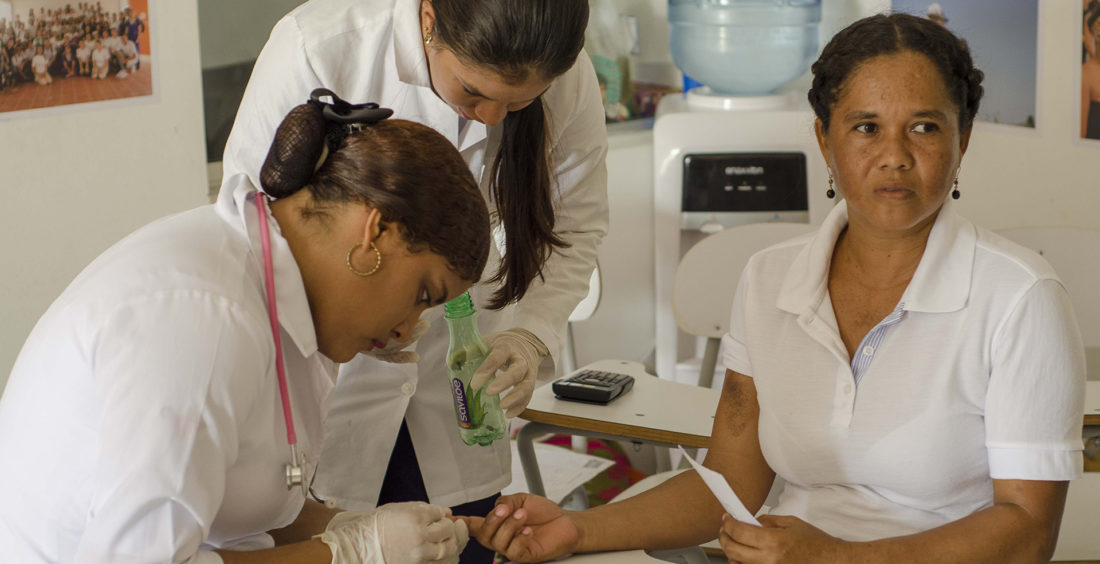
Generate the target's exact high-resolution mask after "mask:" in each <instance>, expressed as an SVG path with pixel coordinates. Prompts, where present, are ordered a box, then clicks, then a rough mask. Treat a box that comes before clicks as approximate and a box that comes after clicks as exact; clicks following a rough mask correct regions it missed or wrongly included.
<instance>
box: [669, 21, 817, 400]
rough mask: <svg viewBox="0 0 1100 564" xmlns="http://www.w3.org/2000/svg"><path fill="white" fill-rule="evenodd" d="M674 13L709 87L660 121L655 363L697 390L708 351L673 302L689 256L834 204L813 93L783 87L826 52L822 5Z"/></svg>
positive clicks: (675, 48) (680, 60)
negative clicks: (724, 238) (732, 235)
mask: <svg viewBox="0 0 1100 564" xmlns="http://www.w3.org/2000/svg"><path fill="white" fill-rule="evenodd" d="M668 9H669V39H670V47H671V51H672V58H673V62H675V63H676V65H677V66H678V67H679V68H680V70H681V71H683V73H684V74H685V75H686V76H689V77H691V78H692V79H694V80H695V81H697V82H700V83H702V84H704V86H702V87H697V88H694V89H692V90H691V91H689V92H688V93H686V94H685V95H683V96H674V95H670V96H665V97H664V98H663V99H662V100H661V102H660V105H659V106H658V111H657V117H656V119H655V121H654V126H653V151H654V153H653V157H654V158H653V166H654V230H653V231H654V238H655V241H654V246H655V255H654V262H655V268H656V279H655V289H656V293H657V298H656V308H655V322H656V338H657V342H656V346H655V364H656V369H657V374H658V375H659V376H661V377H665V378H671V379H676V380H680V381H684V382H691V383H693V382H695V381H696V380H695V378H697V376H698V360H699V359H698V357H700V356H701V354H700V352H701V349H702V346H701V344H700V342H699V341H697V340H696V339H694V338H692V337H689V336H688V335H686V334H685V333H683V332H680V331H679V330H678V327H677V325H676V320H675V315H674V313H673V311H672V305H671V295H672V285H673V281H674V278H675V273H676V267H677V265H678V264H679V262H680V257H682V256H683V255H684V253H686V252H687V251H688V250H689V249H690V248H691V247H692V246H694V245H695V243H697V242H698V241H700V240H702V239H703V238H704V237H706V236H708V235H709V234H711V233H714V232H716V231H720V230H722V229H724V228H727V227H730V226H733V225H741V224H745V223H752V222H761V221H783V222H795V223H807V222H808V223H812V224H820V222H821V221H822V220H823V219H824V217H825V215H827V213H828V210H829V209H830V208H831V203H830V201H829V200H828V199H826V198H825V189H824V183H825V178H826V173H825V164H824V162H823V161H822V158H821V154H820V152H819V150H818V148H817V142H816V139H815V137H814V135H813V121H814V116H813V113H812V112H811V111H810V110H809V107H808V104H807V103H806V102H805V90H804V89H802V88H798V89H795V88H790V87H788V88H786V89H784V86H786V85H788V84H789V83H791V82H792V81H793V80H794V79H796V78H798V77H800V76H801V75H802V74H803V73H805V72H806V71H807V70H808V69H809V66H810V64H812V62H813V61H814V59H815V58H816V56H817V53H818V48H819V40H818V28H819V23H820V21H821V1H820V0H669V5H668ZM819 188H820V189H819ZM735 283H736V281H734V280H731V281H730V284H735ZM719 372H722V371H721V370H720V371H719ZM718 381H720V376H719V377H716V378H715V382H718Z"/></svg>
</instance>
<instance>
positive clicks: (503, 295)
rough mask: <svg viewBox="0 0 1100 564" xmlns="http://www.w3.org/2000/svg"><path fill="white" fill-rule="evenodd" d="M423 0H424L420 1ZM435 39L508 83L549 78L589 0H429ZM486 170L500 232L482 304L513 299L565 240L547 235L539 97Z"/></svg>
mask: <svg viewBox="0 0 1100 564" xmlns="http://www.w3.org/2000/svg"><path fill="white" fill-rule="evenodd" d="M425 1H427V0H425ZM431 4H432V8H433V9H434V11H435V24H434V26H433V29H432V35H433V37H434V38H435V39H434V41H438V42H439V43H438V44H439V45H440V46H441V47H445V48H446V49H449V50H451V51H452V52H453V53H454V54H455V55H456V56H457V57H458V58H459V59H461V60H463V62H465V63H468V64H470V65H472V66H475V67H478V68H483V69H486V70H488V71H491V72H493V73H494V74H496V75H498V76H500V77H501V78H503V79H504V80H505V81H507V82H510V83H520V82H523V81H524V80H526V79H527V78H528V76H529V75H530V73H531V72H536V73H538V74H539V75H541V76H542V77H543V78H546V79H553V78H555V77H557V76H560V75H561V74H563V73H565V71H567V70H569V69H570V68H571V67H572V66H573V64H574V63H575V62H576V60H577V56H578V55H579V54H580V51H581V48H582V47H583V46H584V30H585V28H586V27H587V25H588V0H431ZM501 127H502V134H501V139H500V150H499V152H498V153H497V155H496V158H495V160H494V161H493V165H492V167H491V168H490V170H489V174H490V183H491V184H490V193H491V194H492V197H493V200H494V201H495V202H496V208H497V214H498V215H499V217H500V221H501V224H502V225H503V226H504V233H505V235H506V237H507V243H506V245H505V253H504V257H503V261H502V262H503V264H502V265H501V268H500V270H499V271H497V273H496V274H495V275H494V276H493V278H492V281H493V282H496V283H500V288H499V289H498V290H497V291H496V292H495V293H494V294H493V297H492V299H491V300H490V301H489V307H490V308H491V309H500V308H502V307H504V306H506V305H508V304H510V303H512V302H515V301H519V300H520V299H521V298H523V296H524V294H526V293H527V289H528V287H529V286H530V284H531V282H532V281H534V279H535V278H536V277H538V278H540V279H541V278H542V277H543V273H542V268H543V266H544V265H545V264H546V261H547V260H549V258H550V256H551V254H553V252H554V247H557V248H564V247H568V244H567V243H566V242H565V241H564V240H562V239H561V237H559V236H558V235H557V234H555V233H554V196H553V194H554V191H553V181H552V179H551V177H550V168H551V167H550V163H549V147H548V143H547V133H546V112H545V108H544V107H543V103H542V98H541V97H539V98H537V99H535V101H534V102H532V103H531V104H529V105H528V106H527V107H525V108H523V109H522V110H518V111H515V112H510V113H509V114H508V115H507V117H505V118H504V122H503V123H502V124H501Z"/></svg>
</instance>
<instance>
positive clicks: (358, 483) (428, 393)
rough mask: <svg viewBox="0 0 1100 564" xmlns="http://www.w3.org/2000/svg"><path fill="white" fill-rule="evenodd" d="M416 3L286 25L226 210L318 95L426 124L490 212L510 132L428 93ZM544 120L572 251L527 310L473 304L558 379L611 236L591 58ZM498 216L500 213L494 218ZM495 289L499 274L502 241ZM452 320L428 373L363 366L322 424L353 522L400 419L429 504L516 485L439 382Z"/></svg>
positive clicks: (231, 176) (240, 117)
mask: <svg viewBox="0 0 1100 564" xmlns="http://www.w3.org/2000/svg"><path fill="white" fill-rule="evenodd" d="M418 6H419V2H418V1H417V0H396V1H395V0H313V1H311V2H307V3H306V4H304V5H302V6H300V7H299V8H297V9H296V10H294V11H292V12H291V13H290V14H288V15H287V16H286V17H284V18H283V19H282V20H281V21H279V23H278V24H276V25H275V28H274V29H273V30H272V32H271V37H270V38H269V39H268V42H267V44H266V45H265V46H264V49H263V51H262V52H261V53H260V56H259V58H258V59H257V61H256V65H255V67H254V69H253V71H252V77H251V79H250V80H249V84H248V88H247V89H246V90H245V94H244V98H243V100H242V102H241V107H240V109H239V110H238V112H237V118H236V121H235V123H234V125H233V131H232V133H231V134H230V136H229V140H228V142H227V144H226V149H225V157H224V164H223V166H224V174H225V176H224V179H223V184H222V189H221V196H220V197H219V198H220V201H219V205H222V204H223V203H225V200H226V195H227V194H229V193H231V192H232V190H233V189H234V187H235V186H238V185H241V184H249V185H252V186H259V180H258V176H259V170H260V167H261V166H262V164H263V161H264V158H265V157H266V155H267V150H268V147H269V146H270V144H271V139H272V138H273V136H274V132H275V129H276V128H277V127H278V125H279V123H280V122H281V121H282V119H283V117H284V116H285V115H286V113H287V112H288V111H290V109H291V108H293V107H294V106H296V105H298V104H301V103H304V102H305V101H306V100H307V99H308V98H309V94H310V92H312V90H313V89H314V88H318V87H322V86H323V87H325V88H328V89H330V90H332V91H333V92H335V93H336V94H337V95H338V96H340V97H341V98H343V99H345V100H347V101H349V102H352V103H361V102H378V103H379V104H381V105H382V106H383V107H387V108H391V109H393V110H394V117H395V118H401V119H407V120H412V121H416V122H419V123H423V124H426V125H428V126H430V127H432V128H433V129H435V130H436V131H439V132H440V133H441V134H443V135H444V136H445V137H447V138H448V139H450V140H451V142H452V143H453V144H454V145H455V146H456V147H458V149H459V150H460V151H461V153H462V156H463V158H464V159H465V160H466V162H467V163H468V164H469V166H470V170H471V171H473V173H474V178H476V179H479V182H480V185H481V189H482V193H483V194H484V195H485V198H486V200H487V201H489V181H490V178H489V176H490V175H489V174H488V173H487V172H486V170H487V169H489V168H490V167H491V165H492V161H493V158H494V157H495V155H496V153H497V147H498V146H499V137H500V127H499V126H496V127H491V128H487V127H486V126H485V125H483V124H481V123H478V122H475V121H468V122H467V123H465V125H464V126H462V127H461V128H460V120H459V116H458V115H457V114H456V113H455V112H454V111H453V110H452V109H451V108H450V107H449V106H447V104H446V103H444V102H443V101H442V100H441V99H439V97H438V96H436V95H435V93H434V92H432V89H431V84H430V80H429V75H428V63H427V59H426V57H425V54H424V42H423V40H422V38H421V34H420V25H419V15H418ZM543 99H544V105H545V107H546V110H547V115H548V121H549V122H550V126H549V131H548V133H549V137H548V139H549V140H550V147H551V148H552V152H551V159H552V160H551V167H552V176H553V177H554V186H555V188H556V193H555V196H554V203H555V208H556V211H557V217H556V224H555V232H556V233H557V234H558V235H559V236H561V238H562V239H564V240H565V241H566V242H567V243H569V244H570V245H572V246H571V247H569V248H566V249H560V250H556V251H555V253H554V256H553V257H552V258H551V259H550V262H549V263H548V264H547V265H546V266H545V268H544V270H543V273H544V275H545V282H539V281H538V280H537V279H536V281H535V282H534V283H532V284H531V287H530V289H529V291H528V292H527V295H526V296H525V297H524V298H523V300H522V302H521V303H519V304H517V305H515V306H510V307H508V308H505V309H504V310H502V311H499V312H495V311H489V310H486V309H484V308H482V306H484V304H486V303H487V300H488V298H489V296H490V295H491V294H492V292H493V290H494V289H495V288H496V286H494V285H488V284H479V285H476V286H475V287H474V288H473V289H472V290H471V294H472V296H473V298H474V303H475V304H476V305H477V306H479V308H481V310H480V312H479V315H480V319H479V321H480V328H481V331H482V334H487V333H490V332H493V331H500V330H503V329H508V328H511V327H523V328H525V329H527V330H529V331H531V332H532V333H533V334H534V335H535V336H537V337H538V338H539V339H540V340H541V341H542V342H543V344H545V345H546V347H547V349H549V351H550V353H551V355H552V359H551V362H544V363H543V365H542V367H541V370H540V377H541V378H543V379H548V378H550V377H552V375H553V361H556V359H557V355H558V353H559V351H560V350H561V343H562V341H561V338H562V334H563V332H564V330H565V324H566V321H567V320H568V318H569V314H570V313H571V312H572V310H573V308H574V307H576V304H577V303H578V302H579V301H580V300H581V298H583V297H584V296H585V294H586V293H587V291H588V279H589V276H590V275H591V272H592V269H593V267H594V265H595V259H596V247H597V245H598V243H599V241H600V239H601V238H602V237H603V235H604V233H605V232H606V230H607V221H608V219H607V172H606V168H605V166H604V157H605V156H606V152H607V135H606V129H605V127H604V117H603V106H602V102H601V98H600V93H599V85H598V83H597V81H596V76H595V73H594V71H593V69H592V64H591V62H590V61H589V59H588V56H587V55H586V54H584V53H582V54H581V56H580V57H579V58H578V60H577V63H576V65H574V67H573V68H572V69H571V70H569V71H568V72H566V73H565V74H564V75H562V76H560V77H558V78H557V79H556V80H555V81H554V83H553V85H552V86H551V87H550V89H549V90H548V91H547V92H546V94H545V95H544V96H543ZM426 157H430V156H427V155H426ZM493 209H495V205H494V204H491V203H490V210H493ZM496 236H497V247H495V248H493V249H491V250H490V258H489V265H488V266H487V267H486V269H485V277H486V278H488V277H490V276H492V275H493V274H494V273H495V272H496V270H497V265H498V264H499V260H500V249H499V247H500V246H501V245H502V244H503V243H502V238H503V229H498V230H497V232H496ZM441 310H442V308H435V309H433V310H430V311H429V312H428V313H427V314H425V319H428V320H430V321H431V322H432V327H431V329H430V330H429V332H428V333H427V334H426V335H424V336H423V337H421V339H420V340H419V341H418V342H417V343H416V345H415V350H416V351H417V352H418V353H420V357H421V360H420V362H419V365H394V364H388V363H381V362H377V361H375V360H374V359H372V358H369V357H366V356H364V355H360V356H359V357H357V358H356V359H355V360H353V361H352V362H351V363H349V364H347V365H345V366H343V367H342V368H341V376H340V382H339V384H338V388H339V391H338V392H337V393H336V394H335V397H334V400H333V407H332V410H331V411H330V413H329V419H328V421H327V422H326V446H325V454H324V456H323V460H322V463H321V469H320V471H319V474H318V480H317V482H316V483H315V484H314V489H315V491H317V492H318V493H319V495H321V496H322V497H326V499H328V500H330V501H332V502H334V503H335V504H336V505H338V506H341V507H345V508H348V509H358V510H364V509H369V508H371V507H374V505H375V503H376V501H377V496H378V491H379V488H380V486H381V484H382V478H383V476H384V474H385V471H386V464H385V462H386V461H387V460H388V459H389V456H390V452H391V451H392V449H393V445H394V441H395V440H396V438H397V431H398V429H399V428H400V426H401V420H402V418H406V417H407V419H408V425H409V432H410V434H411V436H412V441H413V445H414V447H415V449H416V456H417V459H418V460H419V462H420V468H421V472H422V474H423V476H424V482H425V485H426V487H427V491H428V496H429V498H430V500H431V501H432V503H436V504H439V505H444V506H450V505H457V504H460V503H465V502H467V501H471V500H476V499H481V498H484V497H487V496H489V495H491V494H493V493H496V492H498V491H500V489H501V488H503V487H504V486H506V485H507V484H508V483H509V482H510V481H511V475H510V468H511V463H510V453H509V450H508V444H507V441H497V442H496V443H495V444H494V445H493V446H491V447H470V446H466V445H465V444H463V443H462V442H461V440H460V439H459V437H458V431H457V424H456V422H455V416H454V407H453V404H454V401H453V399H451V391H450V388H449V386H448V385H447V378H446V373H445V372H444V369H443V364H444V355H445V353H446V349H447V343H448V338H447V327H446V324H445V323H444V322H443V320H442V313H441Z"/></svg>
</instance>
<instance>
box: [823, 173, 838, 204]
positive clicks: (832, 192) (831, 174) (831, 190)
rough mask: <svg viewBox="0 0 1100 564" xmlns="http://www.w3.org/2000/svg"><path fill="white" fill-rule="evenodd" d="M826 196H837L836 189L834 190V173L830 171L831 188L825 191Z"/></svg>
mask: <svg viewBox="0 0 1100 564" xmlns="http://www.w3.org/2000/svg"><path fill="white" fill-rule="evenodd" d="M825 197H826V198H829V199H830V200H832V199H833V198H835V197H836V190H833V173H832V171H830V172H829V189H828V190H826V191H825Z"/></svg>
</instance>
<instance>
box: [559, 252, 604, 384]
mask: <svg viewBox="0 0 1100 564" xmlns="http://www.w3.org/2000/svg"><path fill="white" fill-rule="evenodd" d="M602 292H603V280H602V279H601V278H600V261H599V260H596V268H594V269H593V270H592V277H591V278H589V280H588V295H587V296H585V297H584V299H583V300H581V301H580V303H578V304H577V307H575V308H573V313H570V314H569V322H568V323H566V324H565V344H564V345H563V346H562V352H561V371H562V375H563V376H567V375H569V374H572V373H573V371H574V370H576V369H577V350H576V345H575V343H574V342H573V324H574V323H577V322H578V321H585V320H587V319H591V318H592V316H593V315H595V313H596V310H597V309H599V307H600V297H601V294H602Z"/></svg>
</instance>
